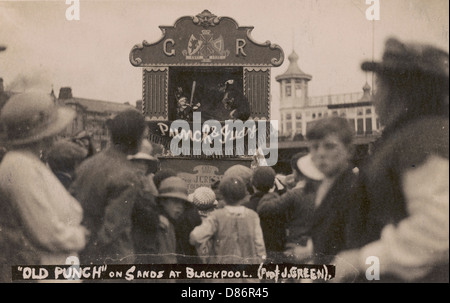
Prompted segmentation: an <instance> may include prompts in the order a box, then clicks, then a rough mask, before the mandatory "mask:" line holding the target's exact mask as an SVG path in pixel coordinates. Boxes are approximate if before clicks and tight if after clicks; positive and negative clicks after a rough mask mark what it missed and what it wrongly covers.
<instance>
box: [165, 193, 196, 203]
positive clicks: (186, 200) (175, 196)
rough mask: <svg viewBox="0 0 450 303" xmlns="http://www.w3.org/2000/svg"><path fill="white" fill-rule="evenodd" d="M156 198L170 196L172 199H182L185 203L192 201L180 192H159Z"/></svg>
mask: <svg viewBox="0 0 450 303" xmlns="http://www.w3.org/2000/svg"><path fill="white" fill-rule="evenodd" d="M158 198H172V199H179V200H183V201H184V202H186V203H192V202H190V201H189V198H188V196H186V195H183V194H182V193H176V192H175V193H165V194H159V195H158Z"/></svg>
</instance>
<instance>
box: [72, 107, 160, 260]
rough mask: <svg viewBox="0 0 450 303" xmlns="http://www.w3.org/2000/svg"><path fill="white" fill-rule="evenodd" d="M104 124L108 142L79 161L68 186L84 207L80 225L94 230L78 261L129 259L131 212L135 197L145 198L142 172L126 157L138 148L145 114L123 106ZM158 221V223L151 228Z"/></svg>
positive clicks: (143, 128)
mask: <svg viewBox="0 0 450 303" xmlns="http://www.w3.org/2000/svg"><path fill="white" fill-rule="evenodd" d="M107 126H108V128H109V130H110V132H111V146H110V147H109V148H107V149H106V150H104V151H102V152H100V153H97V154H95V155H93V156H91V157H89V158H88V159H86V160H85V161H83V163H82V164H81V165H80V166H79V167H78V169H77V171H76V174H75V176H76V177H75V180H74V182H73V183H72V186H71V192H72V193H73V195H74V197H76V198H77V199H78V201H80V203H81V205H82V207H83V210H84V214H85V216H84V218H83V224H84V225H85V226H86V227H87V228H88V229H89V231H90V232H91V233H92V236H91V238H90V241H89V242H88V244H87V245H86V248H85V249H84V250H83V251H82V252H81V253H80V260H81V264H104V263H106V264H111V263H112V264H114V263H116V264H117V263H133V262H134V261H135V257H134V252H135V251H134V243H133V234H132V230H133V221H132V216H133V210H134V209H135V204H136V202H137V201H141V200H145V199H147V197H146V195H145V191H144V188H145V183H144V182H145V181H144V179H143V174H142V173H141V172H140V171H139V169H138V168H137V167H136V165H134V163H132V162H131V161H129V160H128V159H127V156H129V155H134V154H136V153H137V152H138V150H139V147H140V146H141V143H142V140H143V138H144V135H145V131H146V125H145V120H144V117H143V115H142V114H141V113H139V112H138V111H136V110H133V109H131V110H125V111H123V112H120V113H119V114H117V116H115V117H114V118H113V119H111V120H108V121H107ZM150 199H152V197H150ZM152 203H154V201H149V203H148V204H152ZM154 217H155V218H157V215H154ZM155 220H157V219H155ZM149 224H150V223H149ZM156 225H157V221H155V224H154V225H153V227H154V228H153V229H154V231H155V230H156Z"/></svg>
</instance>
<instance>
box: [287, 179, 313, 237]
mask: <svg viewBox="0 0 450 303" xmlns="http://www.w3.org/2000/svg"><path fill="white" fill-rule="evenodd" d="M319 184H320V183H319V182H317V181H309V182H307V184H306V185H305V187H304V188H293V189H290V190H288V191H287V192H286V193H285V194H283V195H282V196H281V207H282V209H283V211H284V213H285V214H286V219H285V220H286V228H287V231H288V234H287V237H286V242H287V243H293V244H296V245H302V246H304V245H306V242H307V240H308V238H309V237H310V234H309V231H310V224H311V219H312V216H313V213H314V197H315V195H316V190H317V187H318V185H319Z"/></svg>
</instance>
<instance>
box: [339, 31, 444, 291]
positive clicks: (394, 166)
mask: <svg viewBox="0 0 450 303" xmlns="http://www.w3.org/2000/svg"><path fill="white" fill-rule="evenodd" d="M362 69H363V70H365V71H373V72H375V73H376V75H377V81H378V88H377V91H376V94H375V96H374V102H375V107H376V111H377V114H378V115H379V118H380V122H381V123H382V124H383V126H384V130H383V135H382V138H381V140H380V141H379V142H377V143H376V148H375V151H374V152H373V154H372V155H371V157H370V159H369V161H368V163H367V164H366V165H365V166H364V167H362V168H361V169H360V178H359V187H358V193H357V194H356V195H355V197H354V198H353V199H352V202H353V204H354V205H352V206H351V207H350V209H351V210H353V211H354V212H352V213H351V214H349V218H350V219H351V221H350V223H351V224H350V225H349V227H350V228H349V229H348V234H347V236H348V239H347V247H348V248H349V250H348V251H345V252H342V253H340V254H339V255H338V256H337V257H336V259H335V263H336V274H337V275H336V280H335V281H337V282H339V281H346V279H350V280H354V279H355V277H357V276H359V277H360V278H361V280H360V281H367V279H365V272H366V270H367V265H366V260H368V259H367V257H369V256H377V257H378V258H379V264H380V282H390V281H392V282H407V281H413V282H446V283H448V281H449V266H448V265H449V182H448V180H449V179H448V176H449V140H448V138H449V86H448V85H449V54H448V52H447V51H444V50H441V49H438V48H436V47H434V46H431V45H426V44H417V43H403V42H401V41H399V40H397V39H393V38H390V39H388V40H387V42H386V45H385V51H384V54H383V60H382V61H381V62H364V63H363V64H362ZM333 280H334V279H333Z"/></svg>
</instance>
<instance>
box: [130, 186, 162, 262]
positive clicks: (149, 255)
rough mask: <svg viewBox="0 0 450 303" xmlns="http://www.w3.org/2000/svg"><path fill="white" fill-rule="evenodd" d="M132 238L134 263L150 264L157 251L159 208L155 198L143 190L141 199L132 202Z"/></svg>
mask: <svg viewBox="0 0 450 303" xmlns="http://www.w3.org/2000/svg"><path fill="white" fill-rule="evenodd" d="M131 221H132V239H133V247H134V253H135V255H136V260H135V263H136V264H151V263H153V261H154V260H155V257H154V255H155V254H157V253H158V251H159V246H158V240H157V235H158V234H157V231H158V222H159V208H158V206H157V204H156V198H155V196H154V195H153V194H151V193H149V192H144V196H143V199H138V200H136V202H135V203H134V207H133V211H132V214H131Z"/></svg>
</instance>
